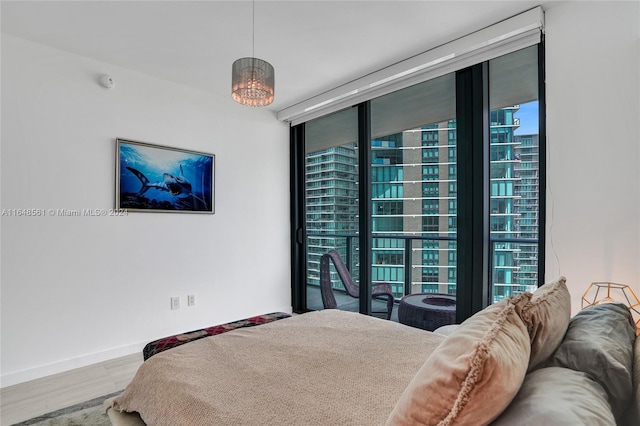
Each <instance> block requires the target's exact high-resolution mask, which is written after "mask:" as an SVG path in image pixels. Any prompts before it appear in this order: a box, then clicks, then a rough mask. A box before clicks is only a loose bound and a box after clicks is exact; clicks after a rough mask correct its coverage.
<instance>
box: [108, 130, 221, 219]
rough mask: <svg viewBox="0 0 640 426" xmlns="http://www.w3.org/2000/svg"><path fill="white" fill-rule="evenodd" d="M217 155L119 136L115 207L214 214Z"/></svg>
mask: <svg viewBox="0 0 640 426" xmlns="http://www.w3.org/2000/svg"><path fill="white" fill-rule="evenodd" d="M214 171H215V156H214V155H212V154H206V153H203V152H196V151H188V150H184V149H177V148H170V147H166V146H160V145H152V144H149V143H144V142H135V141H130V140H126V139H116V209H118V210H128V211H140V212H165V213H166V212H171V213H208V214H213V213H214Z"/></svg>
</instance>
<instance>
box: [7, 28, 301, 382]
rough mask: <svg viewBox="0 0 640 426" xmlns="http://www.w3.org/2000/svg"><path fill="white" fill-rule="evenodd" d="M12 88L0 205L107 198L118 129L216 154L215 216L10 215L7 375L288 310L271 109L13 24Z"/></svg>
mask: <svg viewBox="0 0 640 426" xmlns="http://www.w3.org/2000/svg"><path fill="white" fill-rule="evenodd" d="M104 72H109V73H110V74H111V75H112V76H113V77H114V78H115V80H116V87H115V89H113V90H111V91H109V90H107V89H104V88H102V87H100V86H99V85H98V83H97V80H98V76H99V75H100V74H101V73H104ZM1 93H2V97H1V99H2V151H1V154H2V163H1V165H2V180H1V183H2V200H1V202H2V206H1V207H2V209H25V208H38V209H109V208H112V207H113V204H114V202H113V199H114V176H115V172H114V164H115V138H116V137H120V138H128V139H132V140H139V141H145V142H150V143H156V144H161V145H168V146H174V147H180V148H187V149H193V150H197V151H203V152H209V153H213V154H215V155H216V170H215V179H216V180H215V190H216V194H215V202H216V211H215V215H195V214H158V213H156V214H153V213H130V214H129V216H127V217H9V216H3V217H2V234H1V237H2V258H1V267H2V268H1V274H2V275H1V280H2V281H1V284H2V294H1V296H2V305H1V309H2V333H1V338H2V364H1V369H2V386H8V385H11V384H14V383H18V382H21V381H25V380H29V379H33V378H37V377H41V376H44V375H48V374H52V373H56V372H59V371H63V370H67V369H71V368H75V367H79V366H83V365H87V364H91V363H94V362H98V361H102V360H105V359H111V358H114V357H117V356H121V355H125V354H130V353H134V352H138V351H140V350H141V349H142V347H143V346H144V344H145V343H147V342H149V341H151V340H153V339H155V338H159V337H162V336H165V335H170V334H173V333H176V332H180V331H185V330H189V329H196V328H201V327H204V326H208V325H213V324H218V323H222V322H227V321H231V320H237V319H240V318H244V317H247V316H251V315H255V314H260V313H266V312H271V311H278V310H290V309H291V306H290V305H291V302H290V260H289V253H290V251H289V247H290V244H289V180H288V179H289V156H288V152H289V148H288V137H289V136H288V127H287V126H286V125H285V124H283V123H280V122H278V121H277V120H276V119H275V117H274V115H273V113H270V112H268V111H266V110H262V109H254V108H246V107H243V106H241V105H238V104H236V103H235V102H233V100H231V97H230V96H229V97H225V98H224V99H222V98H215V97H214V96H213V95H211V94H208V93H203V92H198V91H195V90H192V89H190V88H187V87H184V86H180V85H176V84H173V83H169V82H166V81H163V80H159V79H156V78H153V77H150V76H146V75H143V74H140V73H136V72H132V71H129V70H126V69H122V68H119V67H117V66H114V65H110V64H105V63H101V62H96V61H93V60H91V59H88V58H84V57H79V56H75V55H71V54H68V53H65V52H62V51H58V50H54V49H50V48H48V47H44V46H41V45H37V44H33V43H31V42H28V41H25V40H22V39H19V38H15V37H13V36H9V35H6V34H3V35H2V92H1ZM187 294H195V295H196V302H197V303H196V306H195V307H187V306H186V295H187ZM171 296H180V297H181V299H182V300H181V302H182V307H181V309H179V310H173V311H172V310H170V297H171Z"/></svg>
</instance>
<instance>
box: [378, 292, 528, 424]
mask: <svg viewBox="0 0 640 426" xmlns="http://www.w3.org/2000/svg"><path fill="white" fill-rule="evenodd" d="M530 297H531V294H530V293H525V294H522V295H521V296H518V297H516V298H511V299H505V300H502V301H500V302H498V303H496V304H494V305H491V306H489V307H487V308H485V309H484V310H482V311H480V312H478V313H476V314H475V315H473V316H472V317H470V318H469V319H467V320H466V321H464V322H463V323H462V324H461V325H460V326H459V327H458V328H457V329H456V330H455V331H454V332H453V333H452V334H451V335H450V336H449V337H447V339H446V340H445V341H444V342H442V344H441V345H440V346H438V348H437V349H436V350H435V351H434V352H433V353H432V354H431V356H430V357H429V358H428V359H427V360H426V361H425V363H424V364H423V366H422V367H421V369H420V370H419V371H418V373H417V374H416V375H415V377H414V378H413V379H412V381H411V383H409V386H407V388H406V389H405V391H404V392H403V394H402V396H401V397H400V400H399V401H398V402H397V404H396V406H395V407H394V409H393V411H392V412H391V415H390V416H389V419H388V420H387V425H389V426H390V425H394V426H397V425H439V426H448V425H462V424H473V425H478V426H480V425H486V424H488V423H490V422H491V421H492V420H494V419H495V418H496V417H497V416H498V415H499V414H500V413H501V412H502V411H503V410H504V409H505V408H506V407H507V405H509V403H510V402H511V400H512V399H513V397H514V396H515V395H516V393H517V392H518V389H520V385H521V384H522V381H523V380H524V377H525V374H526V372H527V366H528V364H529V353H530V344H529V335H528V333H527V329H526V327H525V325H524V323H523V322H522V320H521V319H520V317H519V316H518V313H517V312H516V307H521V306H522V305H523V304H525V303H527V302H528V301H529V299H530Z"/></svg>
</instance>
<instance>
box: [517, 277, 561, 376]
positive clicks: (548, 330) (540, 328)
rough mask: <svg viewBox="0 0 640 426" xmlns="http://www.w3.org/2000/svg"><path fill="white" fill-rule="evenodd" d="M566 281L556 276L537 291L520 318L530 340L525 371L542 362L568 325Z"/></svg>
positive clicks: (555, 346) (557, 343)
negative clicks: (528, 356)
mask: <svg viewBox="0 0 640 426" xmlns="http://www.w3.org/2000/svg"><path fill="white" fill-rule="evenodd" d="M566 282H567V280H566V278H565V277H560V278H558V279H556V280H555V281H552V282H550V283H547V284H545V285H543V286H541V287H540V288H538V289H537V290H536V291H535V292H534V293H533V297H532V298H531V301H530V302H529V303H528V304H526V305H525V306H524V307H523V308H522V309H521V310H520V317H521V318H522V321H523V322H524V323H525V325H526V326H527V330H528V332H529V336H530V338H531V358H530V360H529V371H531V370H533V369H535V368H536V367H537V366H539V365H540V364H542V363H543V362H544V361H546V360H547V359H548V358H549V357H550V356H551V354H553V352H554V351H555V350H556V348H557V347H558V345H560V342H561V341H562V338H563V337H564V334H565V333H566V331H567V327H568V326H569V318H570V317H571V295H570V294H569V290H568V289H567V284H566Z"/></svg>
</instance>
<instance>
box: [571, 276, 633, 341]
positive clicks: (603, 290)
mask: <svg viewBox="0 0 640 426" xmlns="http://www.w3.org/2000/svg"><path fill="white" fill-rule="evenodd" d="M611 302H620V303H623V304H625V305H627V307H628V308H629V310H630V311H631V315H632V317H633V321H634V322H635V323H636V334H638V333H640V300H638V297H637V296H636V295H635V293H634V292H633V290H632V289H631V287H629V286H628V285H626V284H617V283H608V282H593V283H591V285H589V288H587V291H585V292H584V294H583V295H582V308H586V307H588V306H592V305H599V304H601V303H611Z"/></svg>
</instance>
